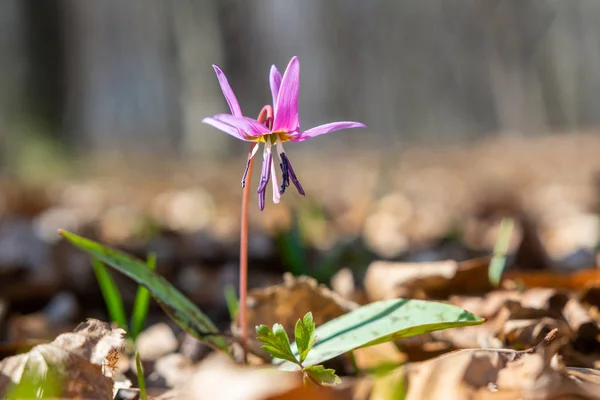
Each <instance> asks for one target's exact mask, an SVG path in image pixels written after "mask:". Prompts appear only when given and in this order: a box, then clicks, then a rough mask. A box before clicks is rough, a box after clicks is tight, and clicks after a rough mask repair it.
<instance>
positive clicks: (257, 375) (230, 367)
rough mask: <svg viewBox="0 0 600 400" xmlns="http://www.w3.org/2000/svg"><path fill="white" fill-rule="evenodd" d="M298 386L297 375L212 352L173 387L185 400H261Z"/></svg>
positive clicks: (299, 383)
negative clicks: (239, 363) (236, 360)
mask: <svg viewBox="0 0 600 400" xmlns="http://www.w3.org/2000/svg"><path fill="white" fill-rule="evenodd" d="M301 385H302V378H301V376H300V374H296V373H289V372H282V371H277V370H275V369H273V368H256V367H242V366H239V365H236V364H234V363H233V362H232V361H231V359H229V358H228V357H225V356H223V355H222V354H219V353H212V354H211V355H210V356H209V357H207V358H206V359H205V360H204V361H203V362H201V363H200V364H199V365H198V366H197V367H196V368H195V369H194V370H193V371H192V372H191V373H190V375H189V376H188V378H187V380H186V381H185V382H183V383H182V384H181V385H179V386H178V387H176V390H177V392H178V393H179V395H178V397H177V398H181V399H187V400H205V399H206V400H212V399H228V400H236V399H240V400H262V399H267V398H270V397H272V396H276V395H281V394H284V393H286V392H289V391H291V390H293V389H296V388H298V387H301ZM283 398H285V397H283Z"/></svg>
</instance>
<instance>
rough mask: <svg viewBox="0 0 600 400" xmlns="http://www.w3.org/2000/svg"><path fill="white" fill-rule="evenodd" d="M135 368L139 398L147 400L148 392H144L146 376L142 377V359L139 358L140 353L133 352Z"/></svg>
mask: <svg viewBox="0 0 600 400" xmlns="http://www.w3.org/2000/svg"><path fill="white" fill-rule="evenodd" d="M135 369H136V372H137V378H138V387H139V388H140V399H141V400H148V393H146V378H144V368H142V360H141V359H140V353H138V352H137V351H136V352H135Z"/></svg>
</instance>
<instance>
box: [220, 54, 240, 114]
mask: <svg viewBox="0 0 600 400" xmlns="http://www.w3.org/2000/svg"><path fill="white" fill-rule="evenodd" d="M213 69H214V70H215V72H216V74H217V79H218V80H219V85H221V91H223V96H225V100H226V101H227V104H228V105H229V109H230V110H231V114H233V115H237V116H242V109H241V108H240V103H238V100H237V97H235V93H233V89H231V86H230V85H229V81H228V80H227V77H226V76H225V74H224V73H223V71H221V68H219V67H217V66H216V65H213Z"/></svg>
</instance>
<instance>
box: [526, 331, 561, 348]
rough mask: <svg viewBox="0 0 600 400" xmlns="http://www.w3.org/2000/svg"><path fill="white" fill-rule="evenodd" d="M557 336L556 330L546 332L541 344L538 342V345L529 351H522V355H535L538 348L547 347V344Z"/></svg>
mask: <svg viewBox="0 0 600 400" xmlns="http://www.w3.org/2000/svg"><path fill="white" fill-rule="evenodd" d="M557 334H558V328H554V329H552V330H551V331H550V332H548V334H547V335H546V337H544V338H543V339H542V341H541V342H539V343H538V344H536V345H535V346H533V347H532V348H530V349H527V350H523V351H522V353H526V354H531V353H535V352H536V351H537V350H538V349H539V348H540V347H546V346H548V344H549V343H550V342H551V341H553V340H554V338H555V337H556V335H557Z"/></svg>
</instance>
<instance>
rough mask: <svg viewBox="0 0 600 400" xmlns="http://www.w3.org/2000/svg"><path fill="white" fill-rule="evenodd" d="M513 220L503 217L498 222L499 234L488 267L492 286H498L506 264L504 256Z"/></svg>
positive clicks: (508, 243)
mask: <svg viewBox="0 0 600 400" xmlns="http://www.w3.org/2000/svg"><path fill="white" fill-rule="evenodd" d="M514 225H515V220H514V219H512V218H504V219H503V220H502V222H501V223H500V234H499V236H498V241H497V242H496V246H495V247H494V257H493V258H492V261H491V262H490V266H489V268H488V279H489V280H490V283H491V284H492V286H498V285H499V284H500V280H501V279H502V274H503V273H504V267H505V266H506V256H507V253H508V246H509V245H510V237H511V235H512V231H513V227H514Z"/></svg>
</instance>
